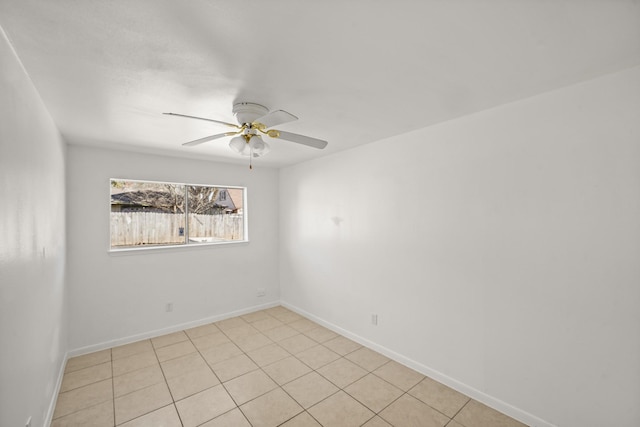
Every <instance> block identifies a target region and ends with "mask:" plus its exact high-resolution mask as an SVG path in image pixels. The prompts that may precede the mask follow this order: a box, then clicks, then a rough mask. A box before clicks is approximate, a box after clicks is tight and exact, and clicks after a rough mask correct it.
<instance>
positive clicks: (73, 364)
mask: <svg viewBox="0 0 640 427" xmlns="http://www.w3.org/2000/svg"><path fill="white" fill-rule="evenodd" d="M110 361H111V349H110V348H108V349H106V350H101V351H96V352H94V353H89V354H84V355H82V356H77V357H72V358H70V359H69V360H67V364H66V366H65V367H64V372H65V373H67V372H73V371H77V370H78V369H84V368H88V367H89V366H95V365H99V364H101V363H105V362H110Z"/></svg>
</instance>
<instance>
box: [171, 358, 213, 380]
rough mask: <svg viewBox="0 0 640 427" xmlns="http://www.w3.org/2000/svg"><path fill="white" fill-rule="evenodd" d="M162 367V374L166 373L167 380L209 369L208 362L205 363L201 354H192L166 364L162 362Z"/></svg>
mask: <svg viewBox="0 0 640 427" xmlns="http://www.w3.org/2000/svg"><path fill="white" fill-rule="evenodd" d="M160 366H161V367H162V372H164V376H165V377H166V378H167V379H169V378H173V377H177V376H180V375H184V374H186V373H188V372H191V371H196V370H198V369H205V368H209V365H207V362H205V360H204V359H203V358H202V356H201V355H200V354H199V353H191V354H187V355H186V356H182V357H178V358H176V359H171V360H168V361H166V362H162V363H161V364H160Z"/></svg>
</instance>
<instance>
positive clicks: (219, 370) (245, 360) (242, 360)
mask: <svg viewBox="0 0 640 427" xmlns="http://www.w3.org/2000/svg"><path fill="white" fill-rule="evenodd" d="M211 369H213V372H215V374H216V375H217V376H218V378H219V379H220V381H222V382H227V381H229V380H230V379H232V378H235V377H239V376H240V375H244V374H246V373H247V372H251V371H253V370H255V369H258V365H256V364H255V363H253V362H252V361H251V359H249V357H247V355H245V354H241V355H239V356H235V357H232V358H231V359H227V360H223V361H222V362H218V363H216V364H215V365H213V366H211Z"/></svg>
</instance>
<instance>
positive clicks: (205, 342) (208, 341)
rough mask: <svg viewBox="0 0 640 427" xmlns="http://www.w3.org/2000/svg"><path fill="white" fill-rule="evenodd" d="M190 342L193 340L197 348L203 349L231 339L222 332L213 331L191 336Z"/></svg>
mask: <svg viewBox="0 0 640 427" xmlns="http://www.w3.org/2000/svg"><path fill="white" fill-rule="evenodd" d="M191 342H193V345H195V346H196V348H197V349H198V350H200V351H203V350H206V349H208V348H211V347H215V346H218V345H221V344H225V343H228V342H231V340H230V339H229V337H227V336H226V335H225V334H223V333H222V332H214V333H212V334H208V335H203V336H201V337H196V338H192V339H191Z"/></svg>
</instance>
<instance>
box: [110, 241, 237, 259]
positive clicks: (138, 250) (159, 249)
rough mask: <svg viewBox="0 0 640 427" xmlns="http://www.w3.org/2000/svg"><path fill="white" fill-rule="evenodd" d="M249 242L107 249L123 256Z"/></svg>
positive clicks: (111, 252) (112, 253)
mask: <svg viewBox="0 0 640 427" xmlns="http://www.w3.org/2000/svg"><path fill="white" fill-rule="evenodd" d="M248 243H249V240H237V241H232V242H211V243H206V242H203V243H191V244H187V245H166V246H143V247H141V246H136V247H131V248H117V249H113V248H109V250H108V251H107V252H108V254H109V255H111V256H121V255H136V254H144V253H150V252H174V251H183V250H185V249H187V250H193V249H195V250H199V249H204V248H211V247H218V246H227V245H246V244H248Z"/></svg>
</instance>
